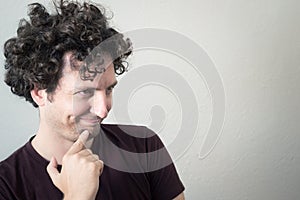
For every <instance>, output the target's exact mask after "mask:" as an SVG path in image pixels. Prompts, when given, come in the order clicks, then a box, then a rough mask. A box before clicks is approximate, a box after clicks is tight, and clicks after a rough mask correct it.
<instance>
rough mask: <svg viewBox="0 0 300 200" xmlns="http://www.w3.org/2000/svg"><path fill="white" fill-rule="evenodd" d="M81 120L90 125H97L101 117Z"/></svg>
mask: <svg viewBox="0 0 300 200" xmlns="http://www.w3.org/2000/svg"><path fill="white" fill-rule="evenodd" d="M80 121H83V122H84V123H86V124H90V125H96V124H100V122H101V121H100V119H95V118H92V119H89V118H81V120H80Z"/></svg>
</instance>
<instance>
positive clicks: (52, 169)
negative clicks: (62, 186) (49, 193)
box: [47, 157, 59, 186]
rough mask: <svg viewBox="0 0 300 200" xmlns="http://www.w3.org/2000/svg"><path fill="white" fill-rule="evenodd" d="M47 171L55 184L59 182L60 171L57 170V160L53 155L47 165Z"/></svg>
mask: <svg viewBox="0 0 300 200" xmlns="http://www.w3.org/2000/svg"><path fill="white" fill-rule="evenodd" d="M47 172H48V174H49V176H50V178H51V180H52V182H53V184H54V185H55V186H57V184H58V178H59V172H58V170H57V161H56V159H55V157H52V158H51V160H50V163H49V164H48V166H47Z"/></svg>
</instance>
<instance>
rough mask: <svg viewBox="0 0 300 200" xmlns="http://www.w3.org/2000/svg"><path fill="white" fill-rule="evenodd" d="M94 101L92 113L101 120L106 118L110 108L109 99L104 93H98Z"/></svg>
mask: <svg viewBox="0 0 300 200" xmlns="http://www.w3.org/2000/svg"><path fill="white" fill-rule="evenodd" d="M93 99H94V101H93V105H92V106H91V112H92V113H94V114H95V115H96V116H98V117H100V118H101V119H104V118H106V117H107V115H108V111H109V107H110V103H109V98H108V97H107V95H106V93H105V92H103V91H96V92H95V94H94V98H93Z"/></svg>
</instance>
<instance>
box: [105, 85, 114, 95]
mask: <svg viewBox="0 0 300 200" xmlns="http://www.w3.org/2000/svg"><path fill="white" fill-rule="evenodd" d="M113 89H114V86H111V87H108V88H107V89H106V95H110V94H111V93H112V91H113Z"/></svg>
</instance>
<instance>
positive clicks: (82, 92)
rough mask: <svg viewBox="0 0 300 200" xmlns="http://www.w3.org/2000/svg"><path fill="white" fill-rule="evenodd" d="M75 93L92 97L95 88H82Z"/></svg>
mask: <svg viewBox="0 0 300 200" xmlns="http://www.w3.org/2000/svg"><path fill="white" fill-rule="evenodd" d="M75 95H80V96H83V97H90V96H93V95H94V90H93V89H86V90H81V91H78V92H75Z"/></svg>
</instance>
